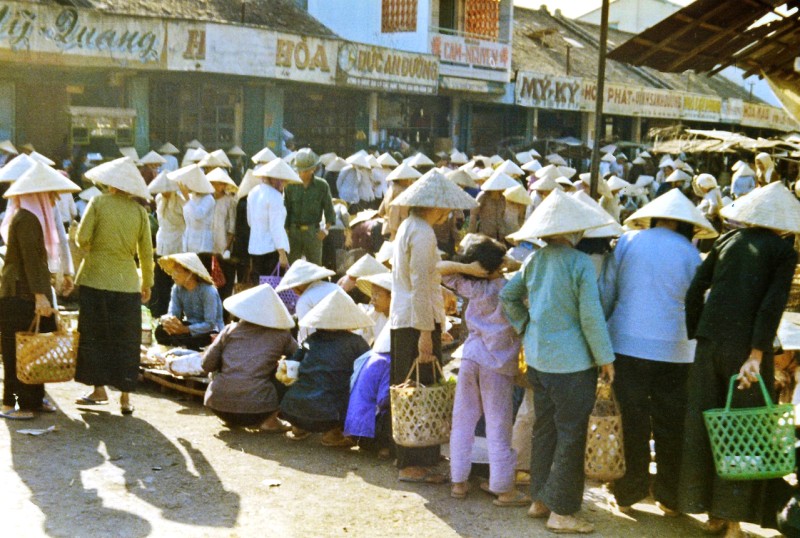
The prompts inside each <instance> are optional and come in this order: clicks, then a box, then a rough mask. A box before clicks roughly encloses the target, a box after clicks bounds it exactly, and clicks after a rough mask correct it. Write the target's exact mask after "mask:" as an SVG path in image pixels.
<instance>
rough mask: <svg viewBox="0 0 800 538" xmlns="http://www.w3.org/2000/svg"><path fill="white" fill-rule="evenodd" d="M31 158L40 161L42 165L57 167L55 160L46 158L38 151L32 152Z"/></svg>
mask: <svg viewBox="0 0 800 538" xmlns="http://www.w3.org/2000/svg"><path fill="white" fill-rule="evenodd" d="M29 157H30V158H31V159H33V160H34V161H39V162H40V163H42V164H46V165H47V166H55V165H56V162H55V161H54V160H53V159H51V158H50V157H45V156H44V155H42V154H41V153H39V152H38V151H31V153H30V155H29Z"/></svg>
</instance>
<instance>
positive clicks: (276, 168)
mask: <svg viewBox="0 0 800 538" xmlns="http://www.w3.org/2000/svg"><path fill="white" fill-rule="evenodd" d="M253 174H254V175H255V176H256V177H271V178H273V179H281V180H283V181H285V182H287V183H302V182H303V180H302V179H300V176H298V175H297V172H295V171H294V170H293V169H292V167H291V166H289V164H287V163H286V161H284V160H283V159H273V160H272V161H270V162H268V163H267V164H265V165H263V166H259V167H258V168H256V169H255V170H254V171H253Z"/></svg>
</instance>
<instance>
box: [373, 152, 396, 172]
mask: <svg viewBox="0 0 800 538" xmlns="http://www.w3.org/2000/svg"><path fill="white" fill-rule="evenodd" d="M378 164H380V165H381V166H385V167H387V168H390V167H391V168H393V167H395V166H400V163H398V162H397V161H396V160H395V158H394V157H392V156H391V155H389V153H384V154H382V155H381V156H380V157H378Z"/></svg>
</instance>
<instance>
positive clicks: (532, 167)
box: [520, 159, 542, 172]
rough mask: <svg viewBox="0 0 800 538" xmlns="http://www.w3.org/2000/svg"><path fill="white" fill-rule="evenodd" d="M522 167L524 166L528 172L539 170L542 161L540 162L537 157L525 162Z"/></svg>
mask: <svg viewBox="0 0 800 538" xmlns="http://www.w3.org/2000/svg"><path fill="white" fill-rule="evenodd" d="M520 168H522V169H523V170H525V171H526V172H537V171H539V170H541V169H542V163H540V162H539V161H537V160H536V159H532V160H530V161H528V162H526V163H525V164H523V165H522V166H521V167H520Z"/></svg>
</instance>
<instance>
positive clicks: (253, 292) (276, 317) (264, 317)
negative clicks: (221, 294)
mask: <svg viewBox="0 0 800 538" xmlns="http://www.w3.org/2000/svg"><path fill="white" fill-rule="evenodd" d="M222 306H224V307H225V310H227V311H228V312H230V313H231V314H233V315H234V316H236V317H237V318H239V319H241V320H243V321H247V322H248V323H253V324H255V325H260V326H262V327H268V328H270V329H291V328H292V327H294V320H293V319H292V316H291V315H290V314H289V311H288V310H286V306H285V305H284V304H283V301H281V299H280V297H278V294H277V293H276V292H275V290H274V289H272V286H270V285H269V284H261V285H260V286H256V287H254V288H250V289H248V290H245V291H242V292H240V293H237V294H236V295H231V296H230V297H228V298H227V299H225V300H224V301H223V302H222Z"/></svg>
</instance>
